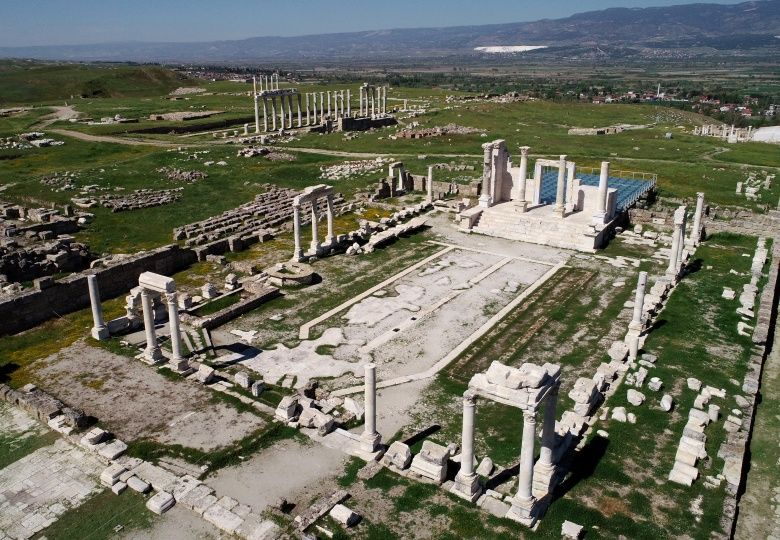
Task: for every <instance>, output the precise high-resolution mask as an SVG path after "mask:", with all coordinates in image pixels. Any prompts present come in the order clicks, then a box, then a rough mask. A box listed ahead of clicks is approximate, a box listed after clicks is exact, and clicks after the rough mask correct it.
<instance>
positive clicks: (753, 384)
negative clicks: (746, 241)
mask: <svg viewBox="0 0 780 540" xmlns="http://www.w3.org/2000/svg"><path fill="white" fill-rule="evenodd" d="M770 214H771V212H770ZM776 223H777V222H775V226H774V227H773V229H774V230H772V229H769V230H766V231H765V234H766V232H774V231H776V230H777V225H776ZM773 236H774V235H773ZM769 264H770V265H771V266H770V269H769V276H768V280H767V284H766V286H765V287H764V290H763V291H762V293H761V301H760V303H759V307H758V312H757V313H756V326H755V330H754V331H753V343H754V344H755V345H756V346H755V348H754V349H753V353H752V354H751V355H750V360H749V361H748V373H747V375H745V379H744V382H743V385H742V391H743V392H744V393H745V396H746V397H747V399H748V400H749V402H750V404H749V406H748V407H747V408H746V409H745V410H744V415H743V417H744V418H745V420H744V421H743V429H744V431H743V429H740V430H739V431H737V432H735V433H729V435H728V438H727V439H726V441H725V442H724V443H723V445H722V446H721V448H720V449H719V451H718V455H719V456H720V457H723V458H724V459H728V458H731V459H736V460H738V462H739V463H741V464H742V469H741V474H740V482H739V485H733V484H731V483H727V484H726V500H725V501H724V503H723V516H722V517H721V525H722V526H723V530H724V531H730V535H729V537H730V538H733V537H734V532H735V526H736V517H737V507H738V504H739V499H740V497H741V496H742V493H744V491H745V483H746V482H747V474H748V470H749V468H750V459H746V457H747V455H748V452H747V450H748V448H750V439H751V437H752V434H753V424H754V422H755V418H756V416H755V415H756V402H757V398H758V395H759V389H760V387H761V374H762V371H763V366H764V362H765V361H766V358H767V356H769V353H770V352H771V351H772V342H773V340H774V328H775V324H776V323H777V302H778V297H777V286H778V277H779V272H778V270H780V244H778V243H777V241H775V242H774V243H773V245H772V258H771V260H770V262H769ZM745 424H747V425H745Z"/></svg>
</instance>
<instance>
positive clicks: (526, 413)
mask: <svg viewBox="0 0 780 540" xmlns="http://www.w3.org/2000/svg"><path fill="white" fill-rule="evenodd" d="M523 422H524V423H526V424H536V411H532V410H529V409H523Z"/></svg>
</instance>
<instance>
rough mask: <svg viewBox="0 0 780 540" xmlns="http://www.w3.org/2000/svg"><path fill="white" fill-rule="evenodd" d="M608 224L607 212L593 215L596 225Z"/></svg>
mask: <svg viewBox="0 0 780 540" xmlns="http://www.w3.org/2000/svg"><path fill="white" fill-rule="evenodd" d="M606 222H607V213H606V212H596V213H595V214H593V224H594V225H604V224H605V223H606Z"/></svg>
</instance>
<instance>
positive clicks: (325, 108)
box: [305, 90, 352, 126]
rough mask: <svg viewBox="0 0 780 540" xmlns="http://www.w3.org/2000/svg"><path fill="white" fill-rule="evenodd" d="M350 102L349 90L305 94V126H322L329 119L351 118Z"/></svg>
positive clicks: (350, 94) (350, 93)
mask: <svg viewBox="0 0 780 540" xmlns="http://www.w3.org/2000/svg"><path fill="white" fill-rule="evenodd" d="M318 98H319V100H318ZM351 101H352V92H351V91H350V90H333V91H327V92H309V93H307V94H306V99H305V106H306V115H305V116H306V125H307V126H310V125H312V124H318V123H319V124H322V123H325V120H326V119H330V118H334V119H335V118H348V117H350V116H352V105H351ZM318 117H319V120H318Z"/></svg>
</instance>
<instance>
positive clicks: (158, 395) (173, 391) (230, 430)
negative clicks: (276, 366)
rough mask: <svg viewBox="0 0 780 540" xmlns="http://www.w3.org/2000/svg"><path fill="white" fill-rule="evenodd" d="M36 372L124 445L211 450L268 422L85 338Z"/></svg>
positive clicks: (38, 380)
mask: <svg viewBox="0 0 780 540" xmlns="http://www.w3.org/2000/svg"><path fill="white" fill-rule="evenodd" d="M34 370H35V375H34V379H35V381H36V384H38V385H39V386H40V387H41V388H43V389H45V390H47V391H49V392H51V393H53V394H54V395H55V396H57V397H59V398H60V399H62V400H63V401H65V402H66V403H68V404H70V405H72V406H76V407H80V408H82V409H84V411H85V412H86V413H87V414H89V415H92V416H95V417H96V418H98V420H99V421H100V422H101V423H102V424H104V425H106V426H108V427H109V428H110V429H111V430H112V431H113V432H114V433H115V434H116V435H117V436H118V437H119V438H120V439H123V440H126V441H132V440H135V439H139V438H150V439H152V440H155V441H157V442H159V443H163V444H180V445H182V446H186V447H189V448H197V449H199V450H213V449H215V448H220V447H222V446H225V445H228V444H230V443H233V442H235V441H237V440H240V439H242V438H243V437H244V436H246V435H247V434H248V433H250V432H252V431H254V430H256V429H258V428H260V427H262V426H263V424H264V421H263V420H262V419H261V418H259V417H257V416H255V415H253V414H251V413H245V412H238V411H236V410H235V409H233V408H232V407H230V406H228V405H226V404H224V403H222V402H218V401H212V398H213V395H212V393H211V391H210V390H207V389H205V388H202V387H200V386H197V385H195V384H194V383H191V382H189V381H172V380H170V379H167V378H165V377H164V376H163V375H162V374H160V373H158V372H157V371H156V370H155V369H154V368H151V367H149V366H147V365H145V364H142V363H141V362H139V361H137V360H131V359H128V358H126V357H123V356H119V355H116V354H113V353H111V352H109V351H106V350H104V349H100V348H96V347H91V346H89V345H87V344H86V343H85V342H84V341H83V340H81V341H78V342H76V343H74V344H73V345H71V346H70V347H66V348H65V349H62V350H61V351H60V352H58V353H57V354H54V355H51V356H49V357H47V358H44V359H43V360H40V361H38V362H36V364H35V366H34Z"/></svg>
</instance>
